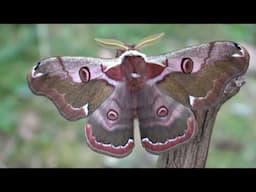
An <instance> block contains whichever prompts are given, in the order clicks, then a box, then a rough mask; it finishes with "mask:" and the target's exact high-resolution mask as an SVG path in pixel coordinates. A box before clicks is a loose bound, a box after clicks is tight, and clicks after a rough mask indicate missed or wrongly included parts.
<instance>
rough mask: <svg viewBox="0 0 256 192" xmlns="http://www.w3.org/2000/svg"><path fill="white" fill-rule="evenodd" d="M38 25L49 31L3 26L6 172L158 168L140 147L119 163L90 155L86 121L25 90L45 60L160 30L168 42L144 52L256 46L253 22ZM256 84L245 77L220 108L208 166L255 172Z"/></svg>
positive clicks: (0, 73)
mask: <svg viewBox="0 0 256 192" xmlns="http://www.w3.org/2000/svg"><path fill="white" fill-rule="evenodd" d="M41 27H42V28H41V29H43V30H45V31H40V30H41V29H39V25H14V24H11V25H6V24H5V25H4V24H2V25H0V34H1V35H0V100H1V102H0V137H1V139H0V148H1V156H0V166H3V167H5V166H7V167H154V166H155V161H156V156H153V155H149V154H148V153H146V152H145V151H144V149H142V147H140V146H139V143H137V146H136V149H135V151H134V152H133V153H132V154H131V155H129V157H127V158H125V159H118V160H113V159H111V158H108V157H105V156H103V155H99V154H97V153H94V152H93V151H91V150H90V149H88V147H87V146H86V143H85V139H84V132H83V126H84V123H85V120H80V121H77V122H69V121H67V120H65V119H63V118H62V117H61V116H60V115H59V114H58V112H57V110H56V108H55V106H54V105H53V104H52V103H51V101H49V100H48V99H46V98H44V97H38V96H35V95H33V94H32V93H31V92H30V90H29V89H28V87H27V82H26V76H27V73H28V71H29V70H30V69H31V68H32V66H33V65H34V64H35V63H36V61H38V60H39V59H40V57H44V56H56V55H60V56H61V55H69V56H90V57H97V56H98V55H99V53H100V51H102V50H105V49H102V48H101V47H99V46H98V45H97V44H96V43H95V41H94V38H97V37H98V38H114V39H118V40H120V41H124V42H128V43H137V42H138V41H140V40H141V39H142V38H144V37H146V36H148V35H152V34H156V33H161V32H164V33H165V36H164V37H163V38H162V40H160V41H159V42H158V43H156V44H155V45H154V46H149V47H146V48H145V49H143V51H144V52H145V53H146V54H149V55H157V54H160V53H165V52H168V51H171V50H176V49H180V48H183V47H185V46H190V45H194V44H199V43H203V42H209V41H213V40H233V41H237V42H246V43H248V44H251V45H252V46H253V45H254V44H255V43H256V39H255V36H256V35H255V34H256V25H248V24H247V25H245V24H243V25H238V24H236V25H224V24H214V25H213V24H207V25H198V24H195V25H193V24H187V25H184V24H125V25H123V24H89V25H82V24H80V25H75V24H72V25H71V24H59V25H56V24H51V25H43V26H41ZM41 32H42V33H41ZM43 32H46V33H43ZM42 46H44V47H43V48H42ZM40 47H41V48H42V49H44V51H42V50H41V48H40ZM105 51H107V53H108V51H109V50H105ZM44 54H49V55H44ZM254 85H255V80H253V79H250V78H249V77H248V79H247V86H245V87H243V88H242V89H241V91H240V93H239V94H238V96H235V97H234V98H232V99H231V100H230V101H228V102H227V103H226V104H224V106H223V107H222V108H221V110H220V112H219V114H218V116H217V120H216V123H215V127H214V131H213V136H212V143H211V146H210V151H209V156H208V162H207V167H256V150H255V147H256V142H255V137H256V129H255V125H256V121H255V115H256V114H255V110H254V109H255V108H256V104H255V102H251V99H250V98H255V96H256V95H255V94H256V93H255V92H253V91H249V90H253V89H255V87H254ZM237 104H240V105H237ZM138 142H139V141H138ZM220 143H221V144H220ZM223 143H224V144H223ZM231 144H232V145H231ZM230 146H231V147H230Z"/></svg>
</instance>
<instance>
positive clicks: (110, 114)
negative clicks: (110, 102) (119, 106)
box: [107, 109, 118, 121]
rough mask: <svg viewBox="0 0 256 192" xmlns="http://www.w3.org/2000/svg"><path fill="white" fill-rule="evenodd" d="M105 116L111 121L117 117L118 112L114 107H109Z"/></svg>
mask: <svg viewBox="0 0 256 192" xmlns="http://www.w3.org/2000/svg"><path fill="white" fill-rule="evenodd" d="M107 118H108V119H109V120H111V121H115V120H117V119H118V113H117V112H116V111H115V110H114V109H110V110H109V111H108V113H107Z"/></svg>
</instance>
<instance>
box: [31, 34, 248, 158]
mask: <svg viewBox="0 0 256 192" xmlns="http://www.w3.org/2000/svg"><path fill="white" fill-rule="evenodd" d="M162 36H163V33H160V34H156V35H151V36H148V37H146V38H144V39H142V40H141V41H140V42H139V43H137V44H135V45H130V44H127V43H124V42H121V41H118V40H114V39H95V40H96V41H97V42H98V43H99V44H100V45H102V46H105V47H108V48H114V49H115V50H116V57H115V58H111V59H106V58H92V57H72V56H63V57H60V56H57V57H48V58H43V59H41V60H40V61H39V62H38V63H37V64H36V65H35V66H34V67H33V68H32V70H31V71H30V72H29V74H28V76H27V80H28V85H29V87H30V89H31V91H32V92H33V93H34V94H36V95H41V96H46V97H47V98H49V99H50V100H51V101H52V102H53V103H54V104H55V105H56V107H57V109H58V111H59V112H60V114H61V115H62V116H63V117H64V118H66V119H67V120H71V121H74V120H78V119H81V118H86V119H87V121H86V125H85V127H84V131H85V137H86V141H87V143H88V145H89V147H90V148H91V149H92V150H94V151H96V152H100V153H103V154H106V155H110V156H113V157H125V156H127V155H128V154H130V153H131V152H132V149H133V147H134V135H133V132H134V127H133V125H134V119H136V118H137V119H138V122H139V130H140V137H141V142H142V145H143V147H144V148H145V149H146V150H147V151H148V152H150V153H153V154H160V153H162V152H165V151H168V150H170V149H172V148H175V147H177V146H180V145H182V144H184V143H187V142H189V141H191V139H192V138H193V137H194V135H195V133H196V130H197V129H198V125H197V118H196V116H195V111H197V110H206V109H209V108H211V107H213V106H215V105H217V104H218V102H220V98H221V96H222V95H223V94H225V90H226V89H227V87H228V85H229V83H230V82H232V81H234V80H235V79H237V78H239V77H240V76H242V75H243V74H244V73H245V72H246V70H247V68H248V63H249V53H248V51H247V50H246V49H245V48H244V47H242V46H240V45H239V44H237V43H235V42H231V41H215V42H210V43H205V44H201V45H196V46H192V47H188V48H185V49H182V50H177V51H173V52H169V53H165V54H161V55H157V56H147V55H146V54H144V53H142V52H141V51H140V49H142V48H143V47H145V46H147V45H149V44H151V43H153V42H155V41H156V40H158V39H160V38H161V37H162Z"/></svg>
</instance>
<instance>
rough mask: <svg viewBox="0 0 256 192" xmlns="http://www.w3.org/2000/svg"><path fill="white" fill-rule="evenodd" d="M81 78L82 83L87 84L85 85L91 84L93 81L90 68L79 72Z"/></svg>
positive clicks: (83, 68) (84, 68)
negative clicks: (91, 80)
mask: <svg viewBox="0 0 256 192" xmlns="http://www.w3.org/2000/svg"><path fill="white" fill-rule="evenodd" d="M79 76H80V78H81V80H82V82H85V83H87V82H89V81H90V79H91V74H90V71H89V69H88V67H82V68H81V69H80V70H79Z"/></svg>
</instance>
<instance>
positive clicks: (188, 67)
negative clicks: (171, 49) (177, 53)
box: [181, 58, 194, 73]
mask: <svg viewBox="0 0 256 192" xmlns="http://www.w3.org/2000/svg"><path fill="white" fill-rule="evenodd" d="M193 65H194V62H193V60H192V59H190V58H183V59H182V61H181V69H182V72H183V73H191V72H192V71H193Z"/></svg>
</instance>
